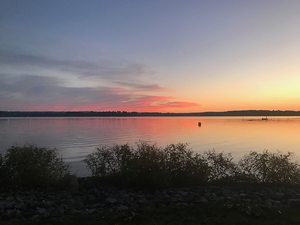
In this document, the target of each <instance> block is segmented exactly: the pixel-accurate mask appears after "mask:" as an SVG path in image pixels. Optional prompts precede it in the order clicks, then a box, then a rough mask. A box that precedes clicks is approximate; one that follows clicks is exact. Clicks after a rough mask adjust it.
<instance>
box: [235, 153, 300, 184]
mask: <svg viewBox="0 0 300 225" xmlns="http://www.w3.org/2000/svg"><path fill="white" fill-rule="evenodd" d="M292 156H293V155H292V153H290V152H288V153H287V154H285V155H284V154H282V153H280V152H277V153H270V152H268V151H267V150H265V151H264V152H263V153H257V152H250V153H249V154H248V155H246V156H244V157H243V158H242V159H241V160H240V162H239V164H238V169H239V174H240V180H241V181H243V182H252V183H253V182H254V183H271V184H299V183H300V167H299V164H297V163H296V162H292V161H291V159H292Z"/></svg>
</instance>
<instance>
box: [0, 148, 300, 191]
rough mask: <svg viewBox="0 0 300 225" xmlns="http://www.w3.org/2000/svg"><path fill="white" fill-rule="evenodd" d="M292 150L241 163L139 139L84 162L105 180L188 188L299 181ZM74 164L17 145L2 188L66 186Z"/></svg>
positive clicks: (4, 160) (1, 172)
mask: <svg viewBox="0 0 300 225" xmlns="http://www.w3.org/2000/svg"><path fill="white" fill-rule="evenodd" d="M292 158H293V155H292V153H287V154H283V153H280V152H276V153H271V152H268V151H267V150H265V151H264V152H262V153H258V152H250V153H249V154H247V155H245V156H244V157H242V158H241V159H240V160H239V161H238V162H237V163H235V162H234V160H233V157H232V156H231V154H224V153H216V152H215V151H208V152H205V153H203V154H199V153H195V152H193V151H192V150H190V149H189V148H188V145H187V144H182V143H178V144H170V145H167V146H166V147H158V146H157V145H155V144H149V143H146V142H138V143H137V144H136V146H129V145H128V144H124V145H113V146H103V147H100V148H97V149H96V150H95V151H94V152H93V153H91V154H89V155H88V156H87V157H86V159H85V160H84V162H85V163H86V165H87V168H88V169H89V170H90V171H91V175H92V177H94V178H96V179H97V180H98V181H99V182H98V183H100V184H109V185H117V186H121V187H138V188H145V187H147V188H169V187H183V186H185V187H187V186H197V185H203V184H237V183H239V184H241V183H247V184H248V183H252V184H272V185H298V184H300V165H299V164H298V163H297V162H294V161H292ZM69 176H70V172H69V166H68V165H67V164H66V163H64V162H63V160H62V158H60V157H59V156H58V151H57V150H56V149H47V148H38V147H36V146H33V145H25V146H23V147H15V146H12V147H11V148H9V149H8V150H7V151H6V153H5V154H4V155H3V156H2V155H0V182H1V186H2V187H5V186H6V187H12V186H13V187H47V186H49V185H52V186H53V185H54V186H55V185H56V186H63V185H64V184H65V182H66V180H67V179H68V177H69Z"/></svg>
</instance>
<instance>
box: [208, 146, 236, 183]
mask: <svg viewBox="0 0 300 225" xmlns="http://www.w3.org/2000/svg"><path fill="white" fill-rule="evenodd" d="M204 159H205V161H206V162H207V163H208V165H209V168H210V174H209V181H218V182H232V181H234V178H235V175H236V164H235V163H234V162H233V161H232V160H233V158H232V156H231V154H230V153H228V154H227V155H224V154H223V153H222V152H221V153H216V152H215V150H213V151H208V152H205V153H204Z"/></svg>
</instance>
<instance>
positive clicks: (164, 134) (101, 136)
mask: <svg viewBox="0 0 300 225" xmlns="http://www.w3.org/2000/svg"><path fill="white" fill-rule="evenodd" d="M198 122H201V126H200V127H199V126H198ZM299 137H300V118H299V117H270V118H269V119H268V120H267V121H265V120H262V119H261V117H110V118H103V117H102V118H86V117H85V118H0V143H1V145H0V152H2V153H3V152H4V151H5V150H6V149H8V148H9V147H10V146H12V145H19V146H22V145H24V144H26V143H29V144H35V145H37V146H38V147H49V148H57V149H58V150H60V154H61V156H62V157H63V158H64V160H65V161H66V162H68V163H70V164H71V165H72V172H74V173H77V175H78V176H86V175H88V171H87V170H86V168H85V165H84V163H82V162H81V161H82V160H83V159H84V158H85V157H86V155H87V154H89V153H91V152H93V150H94V149H95V148H96V147H99V146H101V145H113V144H125V143H129V144H132V145H134V144H135V143H136V142H138V141H139V140H142V141H148V142H151V143H152V142H156V143H157V144H158V145H159V146H165V145H167V144H171V143H178V142H182V143H188V144H189V147H190V148H191V149H192V150H193V151H195V152H200V153H201V152H205V151H208V150H213V149H215V150H216V152H225V153H229V152H230V153H232V155H233V157H234V158H235V159H237V160H238V159H240V158H241V157H242V156H243V155H245V154H246V153H249V152H250V151H258V152H262V151H263V150H265V149H268V150H269V151H271V152H275V151H277V150H279V151H282V152H284V153H286V152H288V151H289V152H293V153H295V156H296V159H297V158H298V156H300V149H299V147H300V138H299Z"/></svg>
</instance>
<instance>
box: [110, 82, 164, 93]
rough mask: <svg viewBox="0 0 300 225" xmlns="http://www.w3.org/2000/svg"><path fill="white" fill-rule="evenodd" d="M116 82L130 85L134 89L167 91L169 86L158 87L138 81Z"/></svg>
mask: <svg viewBox="0 0 300 225" xmlns="http://www.w3.org/2000/svg"><path fill="white" fill-rule="evenodd" d="M115 83H117V84H120V85H122V86H126V87H130V88H131V89H133V90H134V91H169V90H170V89H169V88H164V87H160V86H159V85H157V84H140V83H129V82H123V81H118V82H115Z"/></svg>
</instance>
